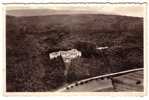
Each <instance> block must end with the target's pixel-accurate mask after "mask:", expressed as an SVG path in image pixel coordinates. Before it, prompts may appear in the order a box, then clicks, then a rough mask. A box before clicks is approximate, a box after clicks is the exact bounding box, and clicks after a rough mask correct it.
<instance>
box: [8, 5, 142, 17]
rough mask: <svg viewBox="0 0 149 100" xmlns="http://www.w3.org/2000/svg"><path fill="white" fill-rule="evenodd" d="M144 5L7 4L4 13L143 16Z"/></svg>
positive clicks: (25, 14)
mask: <svg viewBox="0 0 149 100" xmlns="http://www.w3.org/2000/svg"><path fill="white" fill-rule="evenodd" d="M144 7H145V6H144V5H99V4H98V5H81V4H80V5H48V6H43V5H42V6H29V5H24V6H8V7H6V14H7V15H11V16H18V17H19V16H45V15H61V14H106V15H121V16H132V17H143V16H144V13H145V8H144Z"/></svg>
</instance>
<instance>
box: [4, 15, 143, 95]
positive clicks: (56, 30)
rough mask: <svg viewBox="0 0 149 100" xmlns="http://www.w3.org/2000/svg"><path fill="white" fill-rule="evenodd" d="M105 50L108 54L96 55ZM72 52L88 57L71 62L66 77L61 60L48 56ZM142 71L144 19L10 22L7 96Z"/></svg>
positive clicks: (109, 17)
mask: <svg viewBox="0 0 149 100" xmlns="http://www.w3.org/2000/svg"><path fill="white" fill-rule="evenodd" d="M102 46H108V47H109V48H108V49H106V50H104V51H102V52H101V51H98V50H96V49H95V47H102ZM72 48H76V49H78V50H79V51H81V52H82V54H83V55H82V57H81V58H78V59H74V60H73V61H72V62H71V65H70V67H69V70H68V76H65V75H64V71H65V69H66V68H65V64H64V61H63V59H62V57H61V56H60V57H58V58H56V59H53V60H50V59H49V53H51V52H55V51H59V50H68V49H72ZM103 55H104V57H105V58H103ZM105 62H106V63H105ZM138 67H143V18H140V17H129V16H118V15H102V14H74V15H47V16H30V17H15V16H9V15H7V16H6V81H7V85H6V86H7V91H17V92H18V91H30V92H32V91H54V90H55V89H58V88H59V87H61V86H63V85H64V84H66V83H71V82H74V81H76V80H80V79H83V78H88V77H92V76H97V75H102V74H107V73H111V72H117V71H122V70H127V69H132V68H138Z"/></svg>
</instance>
